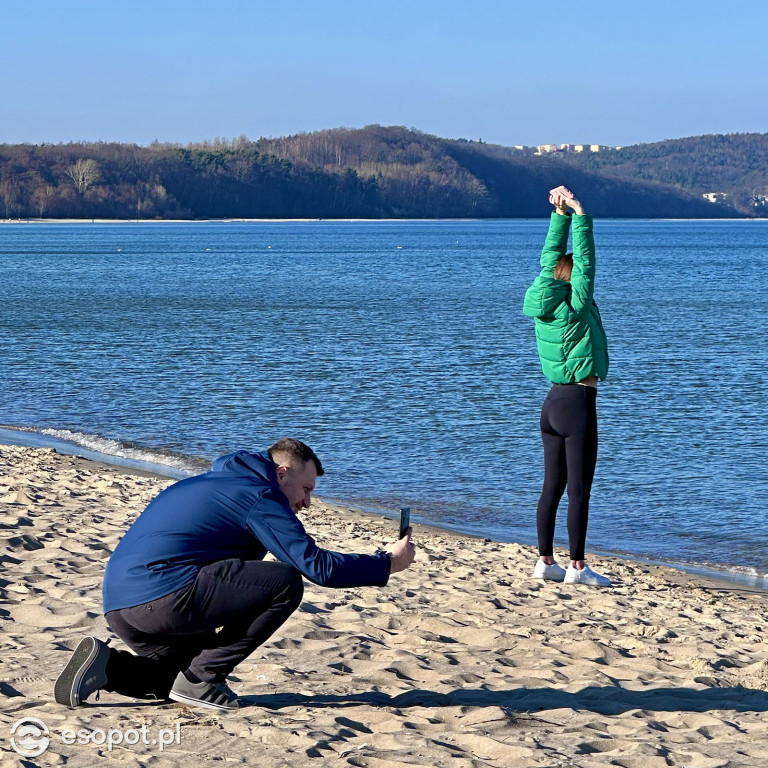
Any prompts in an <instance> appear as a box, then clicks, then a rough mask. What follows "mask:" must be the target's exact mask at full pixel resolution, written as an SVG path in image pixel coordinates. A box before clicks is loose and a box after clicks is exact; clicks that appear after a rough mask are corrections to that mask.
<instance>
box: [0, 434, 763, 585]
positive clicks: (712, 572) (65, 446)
mask: <svg viewBox="0 0 768 768" xmlns="http://www.w3.org/2000/svg"><path fill="white" fill-rule="evenodd" d="M5 443H8V444H11V445H21V446H28V447H49V448H53V449H55V450H57V451H58V452H62V453H65V454H69V455H74V456H80V457H82V458H84V459H85V460H88V461H94V462H96V463H99V464H102V465H106V466H114V467H118V468H122V469H124V470H125V471H126V472H135V473H137V474H144V475H147V476H155V477H160V478H166V479H172V480H180V479H182V478H183V477H187V476H189V475H190V474H196V473H197V472H203V471H206V470H205V468H202V467H199V468H196V469H195V470H194V471H192V470H189V471H186V470H180V469H178V468H177V467H173V466H170V465H167V464H160V463H155V462H152V461H148V460H142V459H132V458H130V457H123V456H117V455H114V454H109V453H103V452H101V451H98V450H93V449H88V448H87V447H84V446H82V445H80V444H79V443H77V442H74V441H70V440H65V439H62V438H57V437H52V436H49V435H44V434H42V433H40V432H37V431H34V430H26V429H22V428H19V427H13V426H10V425H5V424H0V446H2V445H3V444H5ZM316 498H319V500H321V501H325V502H327V503H329V504H333V505H336V506H338V507H344V508H347V509H349V510H350V511H352V512H354V513H355V514H360V515H363V516H368V517H373V518H376V517H390V516H391V518H392V519H395V517H396V512H395V511H394V510H389V509H386V508H383V507H382V508H372V507H368V506H366V507H363V506H359V505H356V504H355V502H354V501H350V500H346V499H333V498H327V499H324V498H323V497H316ZM416 517H417V519H418V515H417V516H416ZM418 524H419V525H420V526H421V527H423V528H425V529H428V530H432V531H435V532H440V533H446V534H449V535H454V536H459V537H467V538H471V539H475V538H477V539H485V538H487V537H485V536H483V535H482V534H481V533H478V532H474V531H472V530H470V529H462V528H461V527H460V526H453V527H451V526H448V525H438V524H436V523H431V522H430V521H429V520H423V519H421V520H420V521H419V523H418ZM490 540H491V539H489V541H490ZM493 541H494V542H496V543H500V544H503V543H511V544H518V543H519V542H516V541H513V540H508V539H498V540H497V539H493ZM521 546H529V545H524V544H521ZM589 552H590V553H591V554H592V555H595V556H599V557H602V558H610V559H612V560H628V561H632V562H634V563H637V564H642V565H647V566H653V567H659V568H672V569H674V570H676V571H680V572H681V573H682V574H684V575H685V577H686V578H703V579H707V580H708V581H711V582H713V583H718V584H722V585H723V586H724V587H729V586H731V587H739V588H742V589H747V590H749V591H752V592H763V593H768V580H767V579H766V577H765V576H759V575H757V574H752V575H750V574H746V573H741V572H739V571H736V570H728V569H727V568H726V567H723V568H722V569H719V568H715V567H708V566H704V565H698V564H691V563H680V562H676V561H671V560H664V559H656V558H652V557H643V556H640V555H636V554H634V553H632V552H623V551H617V550H608V549H601V548H592V547H591V548H590V550H589ZM534 562H535V560H534V561H533V562H532V563H531V569H532V568H533V565H534Z"/></svg>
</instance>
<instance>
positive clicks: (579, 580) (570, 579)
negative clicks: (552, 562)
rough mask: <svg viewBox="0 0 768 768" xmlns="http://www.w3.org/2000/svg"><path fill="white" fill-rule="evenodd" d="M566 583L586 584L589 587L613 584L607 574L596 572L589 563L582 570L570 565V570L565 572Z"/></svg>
mask: <svg viewBox="0 0 768 768" xmlns="http://www.w3.org/2000/svg"><path fill="white" fill-rule="evenodd" d="M565 583H566V584H586V585H587V586H588V587H610V586H611V580H610V579H609V578H608V577H607V576H603V575H602V574H599V573H595V571H593V570H592V569H591V568H590V567H589V566H588V565H585V566H584V567H583V568H582V569H581V570H578V569H576V568H574V567H573V566H572V565H569V566H568V570H567V571H566V572H565Z"/></svg>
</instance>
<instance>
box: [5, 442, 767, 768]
mask: <svg viewBox="0 0 768 768" xmlns="http://www.w3.org/2000/svg"><path fill="white" fill-rule="evenodd" d="M0 466H2V468H3V471H2V474H1V475H0V562H2V573H0V618H1V619H2V628H3V635H2V644H3V653H2V656H0V670H1V674H0V748H2V750H3V753H4V754H3V765H16V766H19V767H20V768H21V766H24V768H31V767H33V766H38V765H40V766H42V765H68V766H77V767H78V768H79V767H80V766H107V765H113V764H114V765H120V766H149V765H151V766H157V767H158V768H162V767H163V766H170V765H174V766H175V765H182V764H184V765H187V766H193V765H194V766H198V765H200V766H209V765H210V766H213V765H222V764H227V765H229V764H254V765H256V764H258V765H260V766H267V767H269V768H273V767H275V768H277V767H280V766H290V767H291V768H304V767H305V766H312V765H326V764H328V765H335V766H343V765H349V766H358V767H359V768H390V767H392V768H394V766H403V765H418V766H440V767H443V766H445V767H446V768H448V767H449V766H450V767H453V766H478V768H479V767H480V766H493V767H496V766H498V767H499V768H501V767H502V766H503V767H505V768H509V767H510V766H522V767H527V766H549V767H552V768H554V767H562V768H565V766H569V767H571V766H574V767H576V766H579V767H582V766H583V767H584V768H587V767H588V766H623V767H624V768H662V767H666V766H680V767H681V768H682V767H685V768H736V767H737V766H760V767H761V768H764V766H765V765H767V764H768V720H767V718H766V713H768V643H766V641H765V638H766V628H767V627H768V608H767V607H766V595H765V593H761V592H753V591H750V590H747V589H744V588H740V587H736V586H729V585H725V584H717V583H714V582H709V581H707V580H706V579H704V578H698V577H692V576H690V575H687V574H683V573H681V572H678V571H675V570H673V569H670V568H661V567H655V566H649V565H645V564H641V563H636V562H631V561H620V560H615V559H610V558H594V557H593V558H590V563H591V564H592V565H593V566H594V567H595V568H596V569H598V570H600V571H601V572H604V573H606V574H607V575H609V576H611V577H612V578H613V579H614V583H615V586H614V587H613V588H611V589H604V590H596V589H594V588H589V587H583V586H574V585H563V584H554V583H548V582H547V583H545V582H539V581H535V580H533V579H531V578H530V573H531V571H532V568H533V564H534V562H535V559H536V556H535V552H534V550H533V548H532V547H528V546H520V545H517V544H500V543H495V542H492V541H489V540H482V539H471V538H466V537H462V536H457V535H453V534H450V533H447V532H442V531H439V530H435V529H427V528H422V527H419V526H417V527H416V529H415V541H416V544H417V556H416V562H415V563H414V565H413V566H412V567H411V568H410V569H409V570H408V571H406V572H404V573H401V574H397V575H395V576H393V577H392V578H391V580H390V583H389V585H388V586H386V587H383V588H364V589H352V590H329V589H324V588H320V587H316V586H314V585H313V584H310V583H307V584H306V592H305V599H304V602H303V604H302V606H301V608H300V609H299V611H297V613H295V614H294V615H293V616H292V617H291V618H290V619H289V620H288V622H287V623H286V624H285V625H284V627H283V628H282V629H281V630H280V632H279V633H278V635H276V636H274V637H273V638H272V640H271V641H269V642H268V643H267V644H266V645H264V646H262V647H261V648H259V649H258V650H257V651H256V652H255V653H254V654H253V655H252V656H251V658H250V659H249V660H248V661H246V662H245V663H243V664H242V665H241V666H240V667H238V668H237V670H236V671H235V675H234V676H233V677H231V678H230V683H231V685H232V688H233V689H234V690H235V691H236V692H238V693H239V694H240V695H241V696H242V697H243V698H244V699H245V700H246V702H247V704H248V706H246V707H245V708H243V709H241V710H240V711H238V712H236V713H232V714H224V715H215V714H210V713H207V712H201V711H194V710H192V709H189V708H187V707H184V706H182V705H179V704H155V703H147V702H132V701H130V700H127V699H124V698H122V697H119V696H115V695H113V694H109V693H103V692H102V694H101V696H100V698H99V700H98V701H96V700H95V699H94V698H93V697H92V698H91V699H90V700H89V706H85V707H81V708H79V709H76V710H69V709H65V708H62V707H60V706H58V705H56V704H55V703H54V702H53V697H52V687H53V681H54V679H55V678H56V676H57V675H58V673H59V672H60V670H61V669H62V667H63V666H64V664H65V663H66V661H67V660H68V658H69V655H70V652H71V650H72V649H74V647H75V646H76V644H77V643H78V641H79V640H80V638H81V637H83V636H84V635H87V634H95V635H96V636H98V637H100V638H102V639H106V638H107V637H108V630H107V628H106V625H105V622H104V618H103V616H102V615H101V579H102V575H103V571H104V567H105V564H106V561H107V559H108V558H109V555H110V552H111V551H112V549H113V548H114V547H115V545H116V544H117V541H118V539H119V537H120V535H121V534H122V532H123V531H124V530H125V529H126V528H127V526H128V525H129V523H130V522H131V521H132V520H133V519H134V518H135V517H136V516H137V515H138V514H139V513H140V512H141V510H142V509H143V508H144V506H145V505H146V504H147V502H148V501H149V500H150V499H151V498H152V497H153V496H155V495H156V494H157V493H158V492H159V491H160V490H161V489H162V488H164V487H166V486H167V485H168V484H170V483H171V482H172V481H171V480H166V479H163V478H157V477H153V476H147V475H140V474H136V473H130V472H128V471H123V470H121V469H119V468H115V467H111V466H107V465H103V464H100V463H98V462H92V461H87V460H85V459H81V458H77V457H72V456H63V455H60V454H58V453H55V452H54V451H53V450H51V449H40V448H26V447H17V446H0ZM304 519H305V523H306V527H307V529H308V530H309V531H310V532H312V533H313V534H314V535H315V537H316V539H317V540H318V542H319V543H320V544H321V545H322V546H325V547H327V548H330V549H337V550H340V551H349V552H352V551H363V552H365V551H373V550H375V549H376V548H377V547H381V546H383V545H385V544H388V543H390V542H391V541H392V537H393V533H394V530H395V527H396V525H395V523H394V521H392V520H389V519H385V518H381V517H376V516H363V515H361V514H359V513H356V512H352V511H350V510H346V509H344V508H340V507H337V506H333V505H329V504H326V503H323V502H321V501H318V502H316V503H315V504H314V505H313V507H312V508H311V509H310V510H308V511H307V512H306V513H305V514H304ZM557 554H558V556H559V558H560V559H561V561H563V560H565V553H563V552H558V553H557ZM112 642H113V643H114V644H115V645H121V643H120V641H119V640H118V639H116V638H115V639H113V640H112ZM22 718H36V719H38V720H40V721H42V722H43V723H44V724H45V725H46V726H47V728H48V730H49V732H50V737H49V738H50V743H49V745H48V748H47V750H46V751H45V752H44V753H42V754H41V755H40V756H36V757H22V756H21V755H19V754H17V753H16V752H15V751H13V750H12V748H11V745H10V733H11V729H12V727H13V726H14V724H15V723H17V722H18V721H19V720H21V719H22ZM70 734H71V735H70ZM75 734H78V735H79V736H78V738H74V735H75ZM139 734H140V735H141V738H139V739H138V742H137V743H126V742H131V741H133V740H134V738H133V737H136V738H138V737H139ZM102 737H103V738H102ZM73 740H74V743H65V742H66V741H69V742H71V741H73ZM81 741H83V742H87V743H81ZM99 741H102V742H103V743H94V742H99ZM152 741H155V742H163V744H162V745H161V744H160V743H155V744H153V743H152ZM118 742H119V743H118ZM161 746H162V749H161Z"/></svg>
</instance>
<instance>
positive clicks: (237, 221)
mask: <svg viewBox="0 0 768 768" xmlns="http://www.w3.org/2000/svg"><path fill="white" fill-rule="evenodd" d="M548 218H549V217H548V216H519V217H503V218H481V219H474V218H468V217H462V218H456V219H423V218H414V219H398V218H382V219H356V218H348V217H344V218H338V219H331V218H320V217H311V218H305V219H297V218H287V219H275V218H263V219H262V218H240V217H237V218H223V219H97V218H93V219H92V218H85V219H0V224H30V225H34V224H249V223H254V224H280V223H285V224H290V223H295V224H302V223H315V222H331V223H334V222H335V223H339V224H343V223H363V224H366V223H370V224H376V223H387V222H397V223H407V222H413V223H419V222H422V223H430V222H462V221H475V222H477V221H547V220H548ZM600 220H601V221H606V222H611V221H680V222H682V221H716V222H736V221H768V216H763V217H757V216H745V217H743V218H739V217H734V218H719V217H713V218H695V219H692V218H689V217H686V218H679V219H670V218H657V219H651V218H608V217H601V218H600Z"/></svg>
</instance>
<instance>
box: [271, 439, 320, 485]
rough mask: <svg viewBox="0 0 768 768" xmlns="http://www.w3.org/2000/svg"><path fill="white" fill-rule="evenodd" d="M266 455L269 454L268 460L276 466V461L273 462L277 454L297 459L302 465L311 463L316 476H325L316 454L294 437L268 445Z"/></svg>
mask: <svg viewBox="0 0 768 768" xmlns="http://www.w3.org/2000/svg"><path fill="white" fill-rule="evenodd" d="M267 453H268V454H269V458H270V459H272V461H274V462H275V463H276V464H277V461H275V456H276V455H277V454H282V455H283V456H289V457H290V458H292V459H299V460H301V461H302V462H303V463H304V464H306V463H307V462H308V461H312V462H314V464H315V469H316V470H317V476H318V477H322V476H323V475H324V474H325V470H324V469H323V465H322V464H321V463H320V459H318V458H317V454H316V453H315V452H314V451H313V450H312V449H311V448H310V447H309V446H308V445H307V444H306V443H302V442H301V440H297V439H296V438H295V437H281V438H280V439H279V440H278V441H277V442H276V443H275V444H274V445H270V446H269V448H267Z"/></svg>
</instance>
